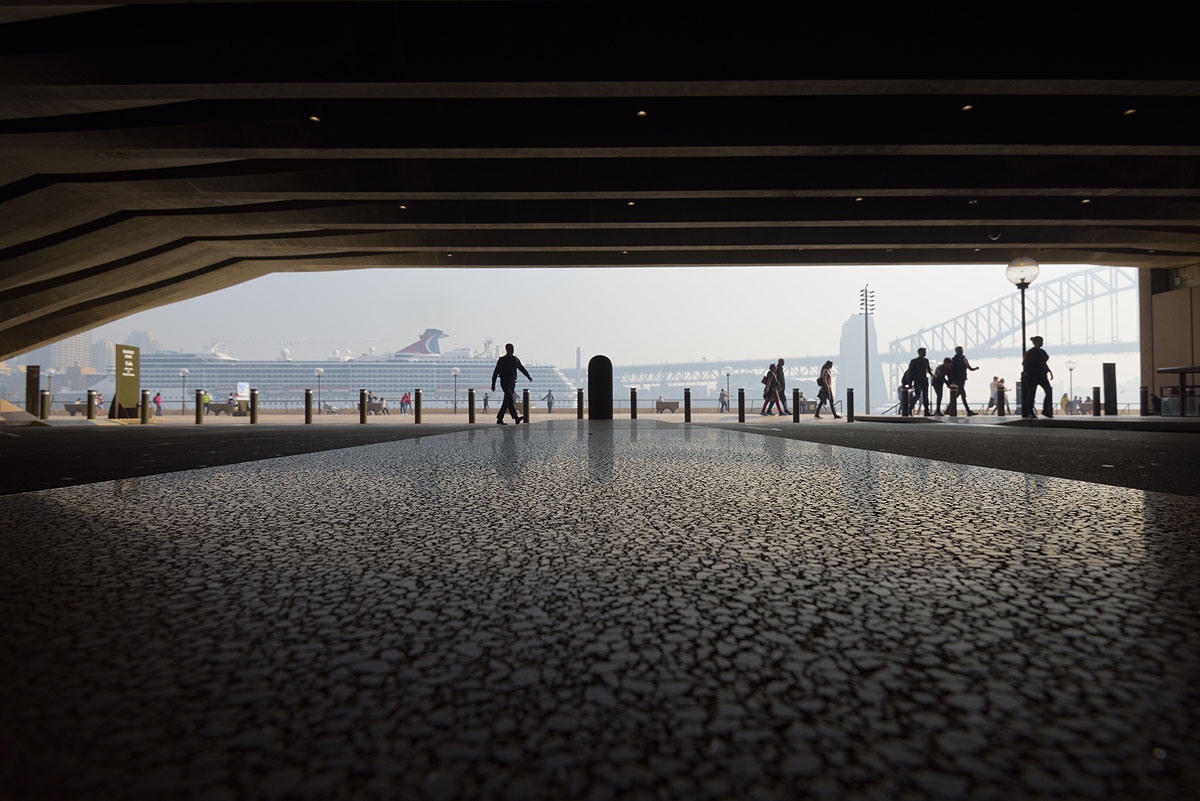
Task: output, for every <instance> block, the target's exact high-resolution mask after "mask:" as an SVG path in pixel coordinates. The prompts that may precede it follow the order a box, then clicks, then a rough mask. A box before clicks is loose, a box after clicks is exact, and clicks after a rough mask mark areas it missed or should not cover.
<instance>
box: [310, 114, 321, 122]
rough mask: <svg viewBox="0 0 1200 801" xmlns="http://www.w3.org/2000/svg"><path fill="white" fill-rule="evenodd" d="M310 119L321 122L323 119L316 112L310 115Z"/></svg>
mask: <svg viewBox="0 0 1200 801" xmlns="http://www.w3.org/2000/svg"><path fill="white" fill-rule="evenodd" d="M308 121H309V122H320V121H321V118H320V117H318V116H317V115H316V114H313V115H312V116H310V117H309V118H308Z"/></svg>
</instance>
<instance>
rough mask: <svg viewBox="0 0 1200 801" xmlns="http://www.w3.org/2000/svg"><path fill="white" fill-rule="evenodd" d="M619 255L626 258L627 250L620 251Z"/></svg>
mask: <svg viewBox="0 0 1200 801" xmlns="http://www.w3.org/2000/svg"><path fill="white" fill-rule="evenodd" d="M621 255H622V256H628V255H629V251H628V250H622V251H621Z"/></svg>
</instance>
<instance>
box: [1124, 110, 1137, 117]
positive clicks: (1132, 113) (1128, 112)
mask: <svg viewBox="0 0 1200 801" xmlns="http://www.w3.org/2000/svg"><path fill="white" fill-rule="evenodd" d="M1134 114H1137V109H1136V108H1127V109H1125V116H1126V117H1132V116H1133V115H1134Z"/></svg>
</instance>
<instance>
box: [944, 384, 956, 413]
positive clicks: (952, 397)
mask: <svg viewBox="0 0 1200 801" xmlns="http://www.w3.org/2000/svg"><path fill="white" fill-rule="evenodd" d="M947 386H949V385H947ZM946 413H947V414H949V415H950V416H951V417H958V389H957V388H955V389H951V390H950V408H949V409H947V410H946Z"/></svg>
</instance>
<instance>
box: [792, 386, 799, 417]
mask: <svg viewBox="0 0 1200 801" xmlns="http://www.w3.org/2000/svg"><path fill="white" fill-rule="evenodd" d="M792 422H793V423H799V422H800V390H798V389H793V390H792Z"/></svg>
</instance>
